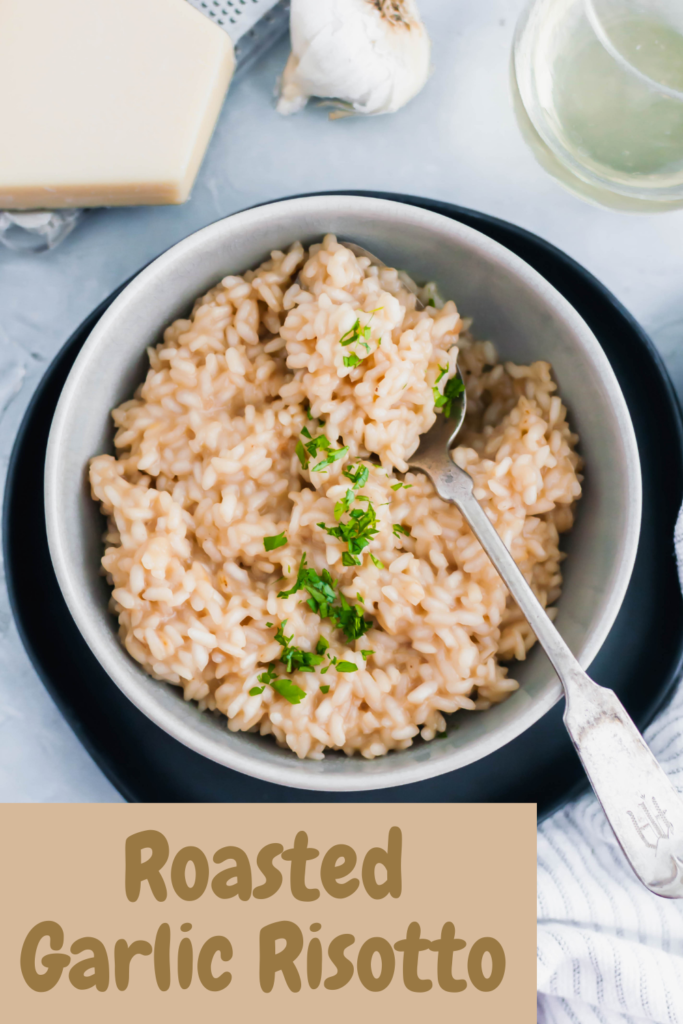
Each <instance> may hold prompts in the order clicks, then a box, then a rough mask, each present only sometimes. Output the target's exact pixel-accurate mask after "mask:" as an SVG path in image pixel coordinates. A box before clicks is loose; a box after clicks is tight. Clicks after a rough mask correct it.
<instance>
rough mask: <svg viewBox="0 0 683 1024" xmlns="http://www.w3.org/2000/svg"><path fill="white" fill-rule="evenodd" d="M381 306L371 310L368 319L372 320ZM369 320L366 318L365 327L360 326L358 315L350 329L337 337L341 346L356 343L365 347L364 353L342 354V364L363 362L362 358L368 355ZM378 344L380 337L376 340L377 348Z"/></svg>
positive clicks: (344, 346)
mask: <svg viewBox="0 0 683 1024" xmlns="http://www.w3.org/2000/svg"><path fill="white" fill-rule="evenodd" d="M382 308H383V307H382V306H378V307H377V309H373V310H371V311H370V320H372V318H373V316H374V315H375V313H378V312H379V310H380V309H382ZM370 320H368V322H367V324H366V325H365V327H361V325H360V317H356V322H355V323H354V325H353V327H351V329H350V330H348V331H347V332H346V334H342V336H341V338H340V339H339V344H340V345H341V346H342V348H347V347H348V346H349V345H356V344H358V345H362V346H363V348H364V349H365V355H357V354H356V353H352V354H351V355H349V356H344V366H348V367H354V366H358V365H359V364H360V363H362V362H363V360H364V359H367V357H368V356H369V355H370V346H369V345H368V338H369V337H370ZM380 345H381V339H380V340H379V341H378V342H377V347H378V348H379V346H380Z"/></svg>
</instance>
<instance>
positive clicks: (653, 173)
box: [512, 0, 683, 212]
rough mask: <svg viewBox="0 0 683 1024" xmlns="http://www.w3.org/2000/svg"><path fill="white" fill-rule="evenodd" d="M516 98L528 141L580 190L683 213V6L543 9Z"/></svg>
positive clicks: (516, 81) (522, 39)
mask: <svg viewBox="0 0 683 1024" xmlns="http://www.w3.org/2000/svg"><path fill="white" fill-rule="evenodd" d="M512 90H513V98H514V101H515V111H516V114H517V118H518V121H519V124H520V127H521V128H522V131H523V133H524V136H525V138H526V139H527V141H528V142H529V144H530V145H531V147H532V148H533V150H534V153H535V154H536V156H537V158H538V159H539V161H540V162H541V163H542V164H543V166H544V167H545V168H546V169H547V170H549V171H550V172H551V173H552V174H553V175H554V176H555V177H556V178H558V180H559V181H560V182H561V183H562V184H563V185H565V186H566V187H567V188H569V189H570V190H571V191H573V192H575V193H577V194H579V195H581V196H582V197H583V198H585V199H589V200H591V201H593V202H597V203H601V204H603V205H607V206H612V207H615V208H617V209H623V210H634V211H653V212H654V211H656V210H667V209H675V208H677V207H683V0H534V2H533V3H531V4H530V5H529V7H528V8H527V9H526V11H525V12H524V14H523V16H522V18H521V21H520V23H519V25H518V28H517V32H516V36H515V44H514V51H513V59H512Z"/></svg>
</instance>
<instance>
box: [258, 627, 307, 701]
mask: <svg viewBox="0 0 683 1024" xmlns="http://www.w3.org/2000/svg"><path fill="white" fill-rule="evenodd" d="M289 639H290V640H291V639H292V638H291V636H290V637H289ZM289 671H291V669H290V670H289ZM311 671H313V670H312V669H311ZM258 681H259V683H263V685H262V686H261V688H260V689H259V687H258V686H253V687H252V688H251V690H250V691H249V693H250V695H251V696H256V694H257V693H263V691H264V690H265V688H266V686H272V687H273V689H274V690H275V691H276V692H277V693H279V694H280V696H281V697H284V698H285V700H288V701H289V703H290V704H300V703H301V701H302V700H303V699H304V697H305V696H306V691H305V690H302V689H301V687H300V686H297V685H296V683H293V682H292V680H291V679H278V677H277V672H276V671H275V669H274V668H273V666H272V665H269V666H268V668H267V669H266V671H265V672H262V673H261V675H260V676H258Z"/></svg>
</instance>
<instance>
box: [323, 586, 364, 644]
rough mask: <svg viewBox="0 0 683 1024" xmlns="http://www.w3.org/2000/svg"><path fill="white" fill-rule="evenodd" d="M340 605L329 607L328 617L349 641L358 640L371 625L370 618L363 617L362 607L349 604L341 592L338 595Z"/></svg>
mask: <svg viewBox="0 0 683 1024" xmlns="http://www.w3.org/2000/svg"><path fill="white" fill-rule="evenodd" d="M339 600H340V602H341V604H340V605H334V606H333V607H332V608H330V618H331V619H332V622H333V623H334V625H335V626H336V627H337V629H341V631H342V633H343V634H344V636H345V637H346V639H347V640H348V642H349V643H352V642H353V641H354V640H358V639H359V637H361V636H364V635H365V633H367V631H368V630H369V629H370V627H371V626H372V619H365V618H364V617H363V609H362V607H361V606H360V605H357V604H355V605H354V604H349V602H348V601H347V600H346V598H345V597H344V595H343V594H340V595H339Z"/></svg>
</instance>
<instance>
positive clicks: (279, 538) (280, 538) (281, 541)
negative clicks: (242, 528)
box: [263, 530, 287, 551]
mask: <svg viewBox="0 0 683 1024" xmlns="http://www.w3.org/2000/svg"><path fill="white" fill-rule="evenodd" d="M286 543H287V538H286V536H285V533H284V530H283V531H282V533H277V534H276V535H275V536H274V537H264V538H263V546H264V548H265V549H266V551H275V549H276V548H283V547H284V546H285V544H286Z"/></svg>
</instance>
